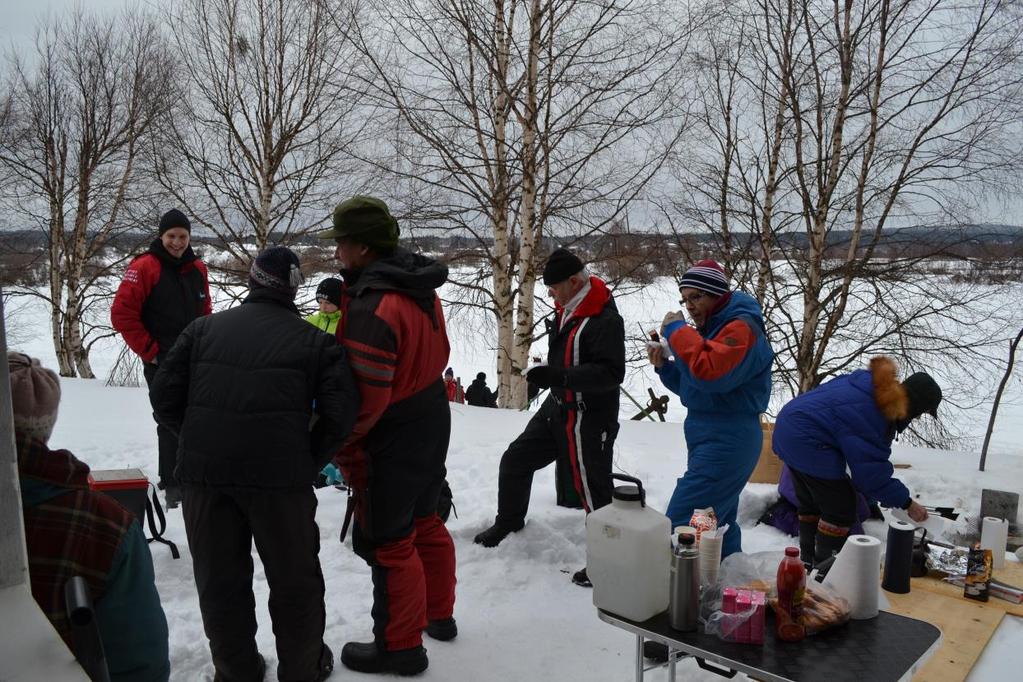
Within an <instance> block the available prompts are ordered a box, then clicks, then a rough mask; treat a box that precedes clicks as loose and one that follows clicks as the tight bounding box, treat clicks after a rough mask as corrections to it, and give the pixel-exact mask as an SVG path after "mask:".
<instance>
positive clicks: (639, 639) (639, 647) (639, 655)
mask: <svg viewBox="0 0 1023 682" xmlns="http://www.w3.org/2000/svg"><path fill="white" fill-rule="evenodd" d="M636 682H643V635H636Z"/></svg>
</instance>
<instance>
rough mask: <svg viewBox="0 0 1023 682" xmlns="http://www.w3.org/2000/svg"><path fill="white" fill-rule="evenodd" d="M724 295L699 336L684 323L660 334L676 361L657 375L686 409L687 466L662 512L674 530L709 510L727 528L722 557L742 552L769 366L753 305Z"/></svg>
mask: <svg viewBox="0 0 1023 682" xmlns="http://www.w3.org/2000/svg"><path fill="white" fill-rule="evenodd" d="M726 296H728V297H729V298H728V299H727V300H726V301H723V302H722V303H721V304H719V308H718V309H717V310H716V311H714V312H713V313H712V314H711V315H710V316H709V317H708V319H707V321H706V322H705V323H704V325H703V327H701V328H700V329H696V328H694V327H691V326H687V325H686V324H685V322H683V321H681V320H680V321H678V322H673V323H671V324H669V325H668V326H667V327H665V328H664V330H663V332H664V338H666V339H667V340H668V344H669V345H670V346H671V349H672V352H673V353H674V355H675V359H674V361H673V362H665V363H664V364H663V365H662V366H661V367H660V368H659V369H658V370H657V374H658V375H659V376H660V377H661V382H662V383H663V384H664V385H665V386H666V387H667V388H668V389H670V390H671V391H673V392H674V393H676V394H678V395H679V397H681V398H682V404H683V405H685V406H686V408H687V410H688V412H687V414H686V421H685V425H684V432H685V438H686V446H687V449H688V463H687V466H686V472H685V474H684V475H683V476H682V478H680V479H678V484H677V485H676V486H675V492H674V493H673V494H672V496H671V500H670V501H669V502H668V509H667V512H666V513H667V515H668V518H670V519H671V523H672V526H677V525H686V524H688V523H689V520H690V518H691V517H692V514H693V510H694V509H700V508H704V507H714V512H715V513H716V514H717V517H718V524H719V525H724V524H726V523H727V524H728V525H729V529H728V532H727V533H726V534H725V540H724V544H723V546H722V549H721V556H722V558H724V557H726V556H728V555H729V554H732V553H734V552H738V551H741V549H742V531H740V530H739V524H738V523H737V521H736V513H737V512H738V509H739V493H740V492H742V489H743V487H744V486H745V485H746V482H747V481H748V480H749V477H750V474H751V473H752V472H753V468H754V467H755V466H756V464H757V459H758V458H759V457H760V446H761V445H762V442H763V431H761V428H760V414H761V413H762V412H763V411H764V410H766V409H767V403H768V400H769V399H770V397H771V363H772V362H773V361H774V352H773V351H772V350H771V344H770V342H769V341H768V338H767V333H766V330H765V327H764V318H763V313H762V311H761V309H760V305H759V304H758V303H757V301H756V299H754V298H753V297H752V296H749V295H748V294H745V293H742V292H741V291H733V292H731V293H730V294H726Z"/></svg>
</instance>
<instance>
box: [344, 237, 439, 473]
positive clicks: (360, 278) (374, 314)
mask: <svg viewBox="0 0 1023 682" xmlns="http://www.w3.org/2000/svg"><path fill="white" fill-rule="evenodd" d="M341 274H342V276H343V277H344V280H345V287H344V290H343V293H342V299H341V307H342V310H343V314H342V315H341V324H340V325H339V326H338V330H337V337H338V339H339V340H340V341H341V342H342V344H343V345H344V347H345V349H346V350H347V351H348V359H349V362H350V363H351V365H352V372H353V373H354V374H355V380H356V383H357V384H358V386H359V393H360V395H361V398H362V404H361V407H360V409H359V416H358V417H357V418H356V420H355V427H354V429H353V430H352V434H351V436H350V437H349V438H348V440H347V442H346V443H345V446H344V447H343V448H342V450H341V452H340V453H339V454H338V456H337V458H336V460H337V462H338V463H339V464H340V466H341V467H342V469H343V470H344V471H345V476H346V479H347V480H348V481H349V482H352V483H353V484H354V485H356V487H358V486H359V485H360V481H361V480H362V479H361V478H360V477H362V476H364V475H365V472H366V467H365V464H366V456H367V453H366V448H367V437H368V436H369V435H370V434H371V433H372V432H373V430H374V429H376V428H400V427H401V425H400V424H389V423H388V420H387V418H388V415H389V414H390V413H392V412H394V411H395V410H396V408H397V406H398V404H399V403H401V411H402V412H403V413H407V411H410V410H411V411H415V409H416V408H417V406H419V403H423V404H427V403H429V401H433V400H439V401H442V402H445V403H446V393H445V392H444V391H443V390H434V391H430V390H427V389H429V388H431V387H435V386H436V387H438V388H439V387H440V384H441V381H442V379H441V374H442V373H443V372H444V368H445V367H446V366H447V362H448V353H449V351H450V345H449V344H448V335H447V330H446V328H445V324H444V312H443V310H442V309H441V303H440V298H439V297H438V296H437V292H436V289H437V288H438V287H440V286H441V285H442V284H444V282H445V281H446V280H447V276H448V269H447V266H446V265H444V264H442V263H439V262H437V261H435V260H432V259H430V258H427V257H425V256H421V255H418V254H415V253H412V252H410V251H407V250H405V249H402V248H399V249H396V250H395V252H394V253H393V254H391V255H390V256H387V257H385V258H381V259H378V260H376V261H374V262H373V263H372V264H370V265H369V266H367V267H366V268H365V269H363V270H360V271H343V272H342V273H341ZM353 477H354V479H353Z"/></svg>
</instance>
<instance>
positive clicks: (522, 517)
mask: <svg viewBox="0 0 1023 682" xmlns="http://www.w3.org/2000/svg"><path fill="white" fill-rule="evenodd" d="M543 283H544V284H546V285H547V292H548V294H549V295H550V297H551V298H552V299H554V314H553V315H552V316H550V317H548V318H547V319H546V320H545V324H546V327H547V362H546V363H543V364H538V365H536V366H534V367H532V368H531V369H529V371H528V372H527V373H526V379H527V380H528V381H529V382H530V383H531V384H534V385H536V386H538V387H539V388H548V389H550V394H549V395H548V396H547V399H546V400H545V401H544V402H543V405H541V406H540V410H539V411H538V412H537V413H536V415H535V416H534V417H533V418H532V419H530V420H529V423H528V424H527V425H526V429H525V431H523V432H522V434H521V435H520V436H519V437H518V438H516V439H515V440H514V441H512V443H511V445H509V446H508V449H507V450H505V452H504V455H503V456H502V457H501V469H500V474H499V479H498V492H497V518H496V519H495V520H494V524H493V525H492V526H490V527H489V528H487V529H486V530H484V531H483V532H481V533H479V534H478V535H476V537H475V538H474V540H473V541H474V542H475V543H476V544H478V545H483V546H484V547H496V546H497V545H498V544H500V543H501V541H502V540H504V539H505V538H506V537H507V536H508V535H509V534H511V533H514V532H516V531H519V530H521V529H522V528H523V526H524V525H525V523H526V511H527V510H528V508H529V495H530V490H531V488H532V485H533V474H534V473H535V472H537V471H539V470H540V469H543V468H544V467H546V466H548V465H549V464H551V463H552V462H554V461H555V460H557V459H558V458H559V456H563V457H565V458H566V459H567V460H568V462H569V463H570V465H571V471H572V475H573V476H572V478H573V482H574V486H575V491H576V492H577V493H578V495H579V498H580V499H581V501H582V504H583V508H584V509H585V510H586V513H587V514H588V513H590V512H591V511H593V510H595V509H600V508H601V507H603V506H604V505H606V504H608V503H610V502H611V490H612V485H611V459H612V453H613V451H614V443H615V438H616V437H617V436H618V400H619V390H620V386H621V383H622V380H623V379H624V378H625V327H624V324H623V322H622V316H621V315H619V314H618V308H617V307H616V306H615V302H614V297H613V296H612V295H611V291H610V290H609V289H608V288H607V285H606V284H604V281H603V280H601V279H600V278H598V277H594V276H592V275H590V273H589V272H588V271H587V270H586V268H585V267H584V266H583V262H582V261H581V260H580V259H579V257H578V256H576V255H575V254H574V253H572V252H571V251H569V250H568V249H563V248H562V249H556V250H555V251H554V252H553V253H551V255H550V257H549V258H548V259H547V263H546V264H545V265H544V269H543ZM572 581H573V582H575V583H576V584H577V585H582V586H585V587H589V586H590V581H589V577H588V575H587V573H586V569H585V568H583V569H582V570H579V571H577V572H576V573H575V574H574V575H573V576H572Z"/></svg>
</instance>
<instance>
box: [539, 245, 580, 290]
mask: <svg viewBox="0 0 1023 682" xmlns="http://www.w3.org/2000/svg"><path fill="white" fill-rule="evenodd" d="M583 267H584V266H583V262H582V261H581V260H579V257H578V256H576V255H575V254H574V253H572V252H571V251H569V250H568V249H565V248H558V249H555V250H554V251H553V252H552V253H551V255H550V256H548V258H547V264H546V265H544V266H543V283H544V284H546V285H547V286H551V285H552V284H558V283H560V282H564V281H565V280H566V279H568V278H569V277H571V276H572V275H574V274H576V273H577V272H581V271H582V269H583Z"/></svg>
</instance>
